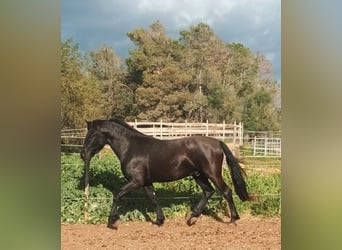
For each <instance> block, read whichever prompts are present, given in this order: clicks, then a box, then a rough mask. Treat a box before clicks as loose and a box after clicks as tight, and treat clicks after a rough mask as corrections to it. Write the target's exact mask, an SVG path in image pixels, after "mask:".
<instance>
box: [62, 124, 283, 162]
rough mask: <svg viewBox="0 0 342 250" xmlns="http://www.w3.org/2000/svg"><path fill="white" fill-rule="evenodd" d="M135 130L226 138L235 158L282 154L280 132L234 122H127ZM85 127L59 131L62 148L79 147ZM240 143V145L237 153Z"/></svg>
mask: <svg viewBox="0 0 342 250" xmlns="http://www.w3.org/2000/svg"><path fill="white" fill-rule="evenodd" d="M128 124H129V125H130V126H132V127H134V128H135V129H137V130H138V131H140V132H142V133H144V134H146V135H149V136H153V137H155V138H158V139H162V140H168V139H176V138H182V137H187V136H210V137H215V138H217V139H220V140H228V141H229V146H230V147H231V149H232V151H233V153H234V155H235V156H236V157H240V156H242V157H249V156H252V157H281V138H280V132H279V131H263V132H261V131H246V133H245V134H244V130H243V124H242V123H236V122H234V123H233V124H226V123H225V122H223V123H209V122H208V121H206V122H204V123H190V122H186V121H185V122H184V123H171V122H164V121H162V120H161V121H159V122H140V121H137V120H135V121H134V122H128ZM86 133H87V129H86V128H82V129H64V130H62V131H61V147H62V148H63V147H64V148H65V147H75V148H79V147H82V145H83V142H84V138H85V136H86ZM240 146H243V149H242V151H241V152H240V150H239V149H240Z"/></svg>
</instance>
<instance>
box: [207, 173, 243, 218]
mask: <svg viewBox="0 0 342 250" xmlns="http://www.w3.org/2000/svg"><path fill="white" fill-rule="evenodd" d="M211 180H212V182H213V183H214V184H215V186H216V187H217V189H218V190H219V191H220V192H221V194H222V195H223V197H224V198H225V199H226V200H227V202H228V206H229V210H230V214H231V216H230V223H235V221H237V220H238V219H240V216H239V214H238V212H237V210H236V208H235V204H234V201H233V195H232V189H231V188H230V187H228V186H227V184H226V183H225V182H224V181H223V179H222V177H221V176H219V177H217V178H212V179H211Z"/></svg>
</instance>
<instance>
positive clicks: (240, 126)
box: [239, 122, 243, 145]
mask: <svg viewBox="0 0 342 250" xmlns="http://www.w3.org/2000/svg"><path fill="white" fill-rule="evenodd" d="M239 135H240V136H239V145H243V124H242V122H240V123H239Z"/></svg>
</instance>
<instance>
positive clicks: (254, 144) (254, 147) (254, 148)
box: [253, 136, 256, 156]
mask: <svg viewBox="0 0 342 250" xmlns="http://www.w3.org/2000/svg"><path fill="white" fill-rule="evenodd" d="M255 153H256V136H254V140H253V156H255Z"/></svg>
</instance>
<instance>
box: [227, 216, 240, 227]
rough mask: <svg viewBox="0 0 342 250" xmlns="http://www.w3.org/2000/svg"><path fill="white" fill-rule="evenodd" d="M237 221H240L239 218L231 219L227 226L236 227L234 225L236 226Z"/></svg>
mask: <svg viewBox="0 0 342 250" xmlns="http://www.w3.org/2000/svg"><path fill="white" fill-rule="evenodd" d="M238 219H240V218H231V219H230V222H229V224H234V225H235V226H236V225H237V224H236V221H237V220H238Z"/></svg>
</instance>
